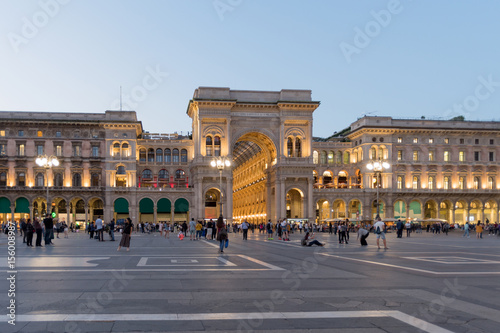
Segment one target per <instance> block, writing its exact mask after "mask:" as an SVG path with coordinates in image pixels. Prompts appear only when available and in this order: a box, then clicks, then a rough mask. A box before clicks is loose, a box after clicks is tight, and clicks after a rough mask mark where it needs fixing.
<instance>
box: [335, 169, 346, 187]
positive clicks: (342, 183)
mask: <svg viewBox="0 0 500 333" xmlns="http://www.w3.org/2000/svg"><path fill="white" fill-rule="evenodd" d="M337 183H338V187H339V188H347V186H348V184H347V172H345V171H343V170H342V171H340V172H339V174H338V178H337Z"/></svg>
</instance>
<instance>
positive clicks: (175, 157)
mask: <svg viewBox="0 0 500 333" xmlns="http://www.w3.org/2000/svg"><path fill="white" fill-rule="evenodd" d="M172 161H173V162H174V163H179V149H177V148H175V149H174V150H173V151H172Z"/></svg>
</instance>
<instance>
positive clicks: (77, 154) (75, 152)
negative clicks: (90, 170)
mask: <svg viewBox="0 0 500 333" xmlns="http://www.w3.org/2000/svg"><path fill="white" fill-rule="evenodd" d="M81 154H82V147H81V146H79V145H74V146H73V156H75V157H80V156H81Z"/></svg>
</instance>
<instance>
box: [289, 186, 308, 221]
mask: <svg viewBox="0 0 500 333" xmlns="http://www.w3.org/2000/svg"><path fill="white" fill-rule="evenodd" d="M303 198H304V195H303V194H302V191H300V190H298V189H291V190H290V191H288V193H287V194H286V218H289V219H303V218H304V200H303Z"/></svg>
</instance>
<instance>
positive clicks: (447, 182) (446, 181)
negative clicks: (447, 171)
mask: <svg viewBox="0 0 500 333" xmlns="http://www.w3.org/2000/svg"><path fill="white" fill-rule="evenodd" d="M443 188H444V189H445V190H449V189H450V188H451V183H450V177H448V176H446V177H444V178H443Z"/></svg>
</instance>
